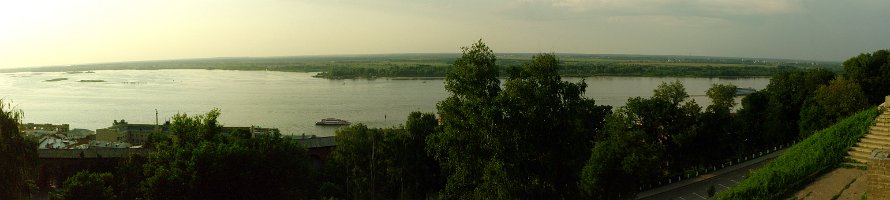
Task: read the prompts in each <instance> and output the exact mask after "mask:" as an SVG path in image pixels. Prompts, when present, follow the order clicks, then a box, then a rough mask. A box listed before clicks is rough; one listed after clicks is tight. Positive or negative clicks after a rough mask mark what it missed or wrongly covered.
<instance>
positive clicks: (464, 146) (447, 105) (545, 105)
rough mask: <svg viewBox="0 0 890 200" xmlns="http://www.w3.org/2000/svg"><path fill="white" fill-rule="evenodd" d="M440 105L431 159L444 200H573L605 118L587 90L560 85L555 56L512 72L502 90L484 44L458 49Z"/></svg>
mask: <svg viewBox="0 0 890 200" xmlns="http://www.w3.org/2000/svg"><path fill="white" fill-rule="evenodd" d="M463 50H464V54H463V55H462V56H461V58H460V59H458V60H457V61H455V64H454V67H453V68H452V69H451V70H450V72H449V73H448V75H447V76H446V79H445V84H446V89H447V90H448V91H449V92H451V94H452V95H451V96H450V97H448V98H446V99H445V100H443V101H441V102H439V105H438V107H439V112H440V114H441V115H442V124H443V125H442V126H443V131H442V132H437V133H435V134H433V135H432V136H430V137H431V138H430V139H429V140H428V144H429V147H428V148H430V152H431V154H432V155H433V156H434V158H435V159H436V160H437V161H438V162H439V165H440V166H441V167H442V170H443V173H444V174H445V176H447V181H446V184H445V188H444V189H443V191H442V193H441V195H442V196H443V197H445V198H483V199H512V198H520V197H523V198H577V197H576V196H575V195H576V193H574V192H572V191H578V190H577V189H576V188H577V186H576V180H577V178H578V175H579V174H578V172H580V169H581V168H582V167H583V164H584V161H585V160H586V159H587V158H588V157H589V149H590V148H591V147H592V146H591V143H590V141H591V140H593V139H594V137H595V133H596V131H597V130H598V129H600V128H601V127H602V124H601V122H602V119H603V117H605V115H606V114H607V113H608V112H609V107H607V106H597V105H595V104H594V101H593V100H591V99H587V98H585V97H583V92H584V90H585V87H586V84H585V83H583V82H581V83H569V82H564V81H561V79H560V76H559V74H558V69H559V65H558V61H557V60H556V57H555V56H554V55H550V54H542V55H538V56H535V57H534V59H533V61H531V62H530V63H527V64H526V65H524V66H523V67H522V68H513V69H511V70H510V74H509V78H508V79H507V81H506V83H504V87H503V88H501V87H500V81H499V80H498V74H499V71H500V70H499V69H498V68H499V67H498V66H497V65H496V63H495V61H496V58H495V55H494V54H493V53H492V51H491V50H490V49H489V48H488V47H487V46H486V45H485V44H483V43H482V42H481V41H480V42H478V43H476V44H473V45H472V46H471V47H466V48H464V49H463Z"/></svg>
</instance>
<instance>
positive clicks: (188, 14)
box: [0, 0, 890, 68]
mask: <svg viewBox="0 0 890 200" xmlns="http://www.w3.org/2000/svg"><path fill="white" fill-rule="evenodd" d="M888 10H890V1H887V0H491V1H478V0H339V1H337V0H307V1H300V0H240V1H234V0H185V1H182V0H71V1H69V0H56V1H44V0H21V1H9V0H0V68H10V67H29V66H45V65H67V64H80V63H96V62H113V61H133V60H157V59H178V58H202V57H230V56H293V55H320V54H377V53H442V52H451V53H454V52H458V51H459V47H460V46H466V45H469V44H471V43H472V42H474V41H475V40H477V39H480V38H482V39H483V40H484V41H485V42H486V43H488V44H489V46H491V47H492V49H493V50H494V51H495V52H500V53H508V52H531V53H537V52H557V53H595V54H671V55H707V56H733V57H767V58H794V59H815V60H838V61H840V60H845V59H846V58H849V57H851V56H854V55H857V54H859V53H862V52H871V51H874V50H877V49H882V48H883V49H886V48H890V12H888Z"/></svg>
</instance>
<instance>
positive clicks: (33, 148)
mask: <svg viewBox="0 0 890 200" xmlns="http://www.w3.org/2000/svg"><path fill="white" fill-rule="evenodd" d="M21 118H22V111H21V110H18V109H15V108H14V107H13V106H12V104H11V103H8V102H6V101H3V100H2V99H0V177H2V178H0V199H27V198H30V197H29V195H30V194H31V193H33V192H35V191H33V189H34V186H35V182H34V177H35V175H36V171H34V168H35V166H36V163H37V142H36V141H34V140H30V139H27V138H26V137H25V136H24V135H22V133H21V132H20V131H19V124H20V123H21Z"/></svg>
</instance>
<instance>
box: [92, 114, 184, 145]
mask: <svg viewBox="0 0 890 200" xmlns="http://www.w3.org/2000/svg"><path fill="white" fill-rule="evenodd" d="M168 127H170V122H166V123H164V124H160V125H155V124H130V123H127V121H126V120H120V121H117V120H114V123H113V124H112V125H111V127H108V128H104V129H97V130H96V140H99V141H107V142H126V143H129V144H132V145H143V144H145V142H147V141H148V137H149V136H150V135H151V134H152V133H167V132H169V128H168Z"/></svg>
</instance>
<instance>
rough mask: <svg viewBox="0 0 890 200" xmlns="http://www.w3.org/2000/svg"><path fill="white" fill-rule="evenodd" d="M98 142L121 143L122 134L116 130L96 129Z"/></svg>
mask: <svg viewBox="0 0 890 200" xmlns="http://www.w3.org/2000/svg"><path fill="white" fill-rule="evenodd" d="M96 140H98V141H106V142H117V141H121V134H120V133H118V132H117V129H114V128H101V129H96Z"/></svg>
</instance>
